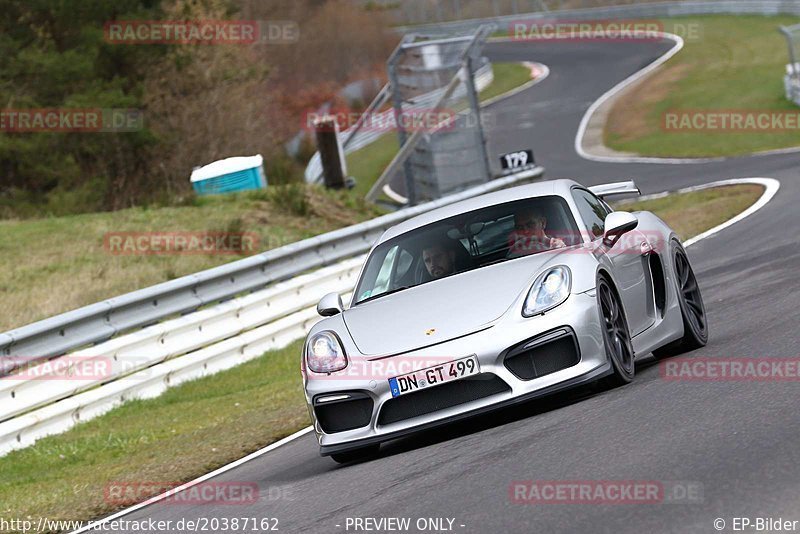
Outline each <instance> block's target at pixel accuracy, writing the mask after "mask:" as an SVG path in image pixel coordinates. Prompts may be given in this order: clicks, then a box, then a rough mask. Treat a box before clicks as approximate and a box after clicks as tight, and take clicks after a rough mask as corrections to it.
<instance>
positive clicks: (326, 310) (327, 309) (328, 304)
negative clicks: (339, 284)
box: [317, 293, 344, 317]
mask: <svg viewBox="0 0 800 534" xmlns="http://www.w3.org/2000/svg"><path fill="white" fill-rule="evenodd" d="M342 310H344V304H342V297H341V296H340V295H339V293H328V294H327V295H325V296H324V297H322V299H320V301H319V304H317V313H318V314H320V315H321V316H323V317H330V316H331V315H336V314H337V313H342Z"/></svg>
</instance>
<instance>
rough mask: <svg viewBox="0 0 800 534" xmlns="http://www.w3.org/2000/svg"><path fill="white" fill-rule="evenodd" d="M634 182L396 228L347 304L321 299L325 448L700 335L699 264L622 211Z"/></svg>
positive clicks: (578, 188) (525, 395) (505, 201)
mask: <svg viewBox="0 0 800 534" xmlns="http://www.w3.org/2000/svg"><path fill="white" fill-rule="evenodd" d="M624 194H638V189H637V188H636V186H635V184H634V183H633V182H619V183H614V184H607V185H602V186H595V187H588V188H587V187H584V186H582V185H581V184H579V183H577V182H574V181H572V180H553V181H546V182H539V183H536V184H530V185H524V186H520V187H515V188H512V189H506V190H503V191H499V192H495V193H490V194H486V195H482V196H479V197H476V198H472V199H469V200H464V201H461V202H458V203H454V204H451V205H449V206H445V207H442V208H438V209H436V210H433V211H430V212H428V213H425V214H422V215H419V216H416V217H414V218H412V219H409V220H407V221H405V222H402V223H400V224H398V225H396V226H394V227H392V228H391V229H389V230H387V231H386V232H385V233H384V234H383V235H382V236H381V238H380V239H379V240H378V242H377V243H376V244H375V245H374V246H373V248H372V250H371V251H370V253H369V255H368V256H367V259H366V261H365V263H364V265H363V267H362V269H361V272H360V274H359V277H358V281H357V283H356V286H355V291H354V293H353V296H352V299H351V302H350V304H349V306H347V307H345V306H344V305H343V303H342V299H341V297H340V296H339V295H338V294H335V293H332V294H329V295H326V296H325V297H323V298H322V300H321V301H320V303H319V305H318V307H317V311H318V312H319V314H320V315H322V316H323V317H324V319H323V320H321V321H320V322H318V323H317V324H316V325H315V326H314V327H313V328H312V329H311V331H310V333H309V334H308V337H307V339H306V342H305V344H304V348H303V356H302V358H303V364H302V372H303V381H304V387H305V395H306V401H307V403H308V407H309V412H310V414H311V418H312V420H313V426H314V429H315V431H316V434H317V437H318V440H319V444H320V451H321V454H322V455H323V456H328V455H330V456H332V457H333V459H334V460H336V461H339V462H346V461H350V460H353V459H356V458H358V457H361V456H364V455H367V454H370V453H373V452H374V451H376V450H377V448H378V447H379V444H380V443H381V442H383V441H387V440H390V439H393V438H396V437H399V436H402V435H405V434H408V433H411V432H419V431H424V430H426V429H429V428H431V427H434V426H436V425H440V424H443V423H447V422H450V421H454V420H457V419H460V418H464V417H468V416H471V415H475V414H478V413H482V412H485V411H487V410H492V409H496V408H499V407H502V406H506V405H509V404H512V403H516V402H520V401H524V400H527V399H531V398H535V397H538V396H542V395H546V394H549V393H552V392H555V391H559V390H562V389H565V388H570V387H574V386H577V385H580V384H586V383H589V382H595V381H599V382H600V383H603V384H604V385H607V386H616V385H622V384H626V383H628V382H630V381H631V380H632V379H633V378H634V372H635V367H634V362H635V360H636V358H637V357H642V356H644V355H647V354H650V353H653V354H655V355H656V356H657V357H664V356H668V355H670V354H675V353H678V352H683V351H687V350H692V349H694V348H698V347H700V346H703V345H705V343H706V341H707V338H708V325H707V322H706V313H705V308H704V306H703V299H702V297H701V294H700V289H699V287H698V284H697V280H696V279H695V275H694V272H693V271H692V266H691V264H690V262H689V258H688V256H687V254H686V251H685V250H684V248H683V246H682V244H681V241H680V239H679V238H678V237H677V235H676V234H675V232H674V231H673V230H672V229H671V228H670V227H669V226H667V224H666V223H664V222H663V221H662V220H661V219H659V218H658V217H657V216H655V215H653V214H652V213H650V212H642V211H640V212H634V213H630V212H626V211H615V210H614V209H612V208H611V207H610V205H609V204H608V203H607V202H606V198H608V197H610V196H612V195H624Z"/></svg>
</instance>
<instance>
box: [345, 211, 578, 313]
mask: <svg viewBox="0 0 800 534" xmlns="http://www.w3.org/2000/svg"><path fill="white" fill-rule="evenodd" d="M579 242H580V237H579V233H578V231H577V227H576V225H575V220H574V218H573V217H572V213H571V212H570V209H569V206H568V205H567V203H566V201H565V200H564V199H563V198H562V197H559V196H545V197H535V198H528V199H523V200H516V201H513V202H507V203H504V204H499V205H494V206H488V207H486V208H481V209H479V210H475V211H470V212H467V213H462V214H459V215H456V216H454V217H450V218H447V219H442V220H441V221H437V222H435V223H431V224H429V225H426V226H422V227H420V228H416V229H414V230H411V231H409V232H406V233H404V234H401V235H399V236H397V237H394V238H392V239H390V240H388V241H386V242H384V243H381V244H380V245H378V246H377V247H375V250H373V251H372V254H370V257H369V259H368V260H367V264H366V266H365V268H364V272H363V274H362V276H361V278H360V280H359V283H358V286H357V288H356V293H355V295H356V298H355V299H354V304H359V303H361V302H365V301H367V300H372V299H374V298H378V297H380V296H383V295H387V294H389V293H394V292H397V291H402V290H403V289H407V288H409V287H413V286H417V285H420V284H424V283H427V282H430V281H432V280H436V279H439V278H444V277H447V276H451V275H455V274H459V273H463V272H466V271H470V270H473V269H479V268H481V267H485V266H487V265H490V264H494V263H498V262H501V261H506V260H509V259H513V258H517V257H520V256H525V255H529V254H535V253H537V252H543V251H546V250H550V249H553V248H559V247H564V246H571V245H575V244H578V243H579Z"/></svg>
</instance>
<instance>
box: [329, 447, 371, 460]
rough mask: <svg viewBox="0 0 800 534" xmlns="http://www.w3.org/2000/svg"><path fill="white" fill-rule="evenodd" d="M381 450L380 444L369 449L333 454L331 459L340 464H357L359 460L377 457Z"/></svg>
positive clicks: (362, 448) (363, 448)
mask: <svg viewBox="0 0 800 534" xmlns="http://www.w3.org/2000/svg"><path fill="white" fill-rule="evenodd" d="M380 448H381V446H380V444H377V445H369V446H367V447H361V448H358V449H353V450H351V451H345V452H337V453H335V454H331V458H332V459H333V461H334V462H336V463H338V464H349V463H351V462H357V461H359V460H365V459H367V458H369V457H371V456H375V455H376V454H377V453H378V450H379V449H380Z"/></svg>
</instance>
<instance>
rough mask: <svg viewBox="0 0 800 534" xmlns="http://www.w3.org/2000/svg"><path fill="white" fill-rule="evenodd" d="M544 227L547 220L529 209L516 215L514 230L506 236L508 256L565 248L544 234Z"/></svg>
mask: <svg viewBox="0 0 800 534" xmlns="http://www.w3.org/2000/svg"><path fill="white" fill-rule="evenodd" d="M546 227H547V218H546V217H545V216H544V215H542V214H540V213H537V212H536V211H534V210H531V209H530V208H528V209H523V210H522V211H520V212H519V213H516V214H515V215H514V229H513V230H512V231H511V233H510V234H509V235H508V256H510V257H517V256H525V255H527V254H533V253H534V252H541V251H543V250H550V249H553V248H561V247H565V246H567V245H566V243H564V241H563V240H562V239H559V238H557V237H549V236H548V235H547V234H545V232H544V230H545V228H546Z"/></svg>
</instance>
